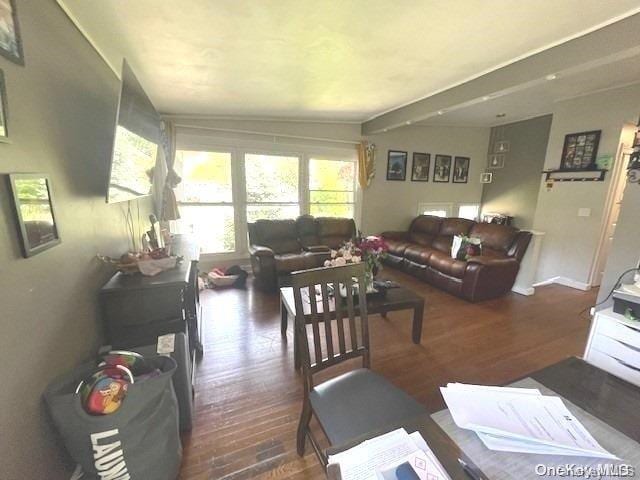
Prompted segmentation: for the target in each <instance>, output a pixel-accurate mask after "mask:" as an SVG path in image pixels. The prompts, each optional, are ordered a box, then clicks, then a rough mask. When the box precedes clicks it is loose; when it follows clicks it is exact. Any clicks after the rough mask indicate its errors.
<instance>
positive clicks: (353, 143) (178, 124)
mask: <svg viewBox="0 0 640 480" xmlns="http://www.w3.org/2000/svg"><path fill="white" fill-rule="evenodd" d="M175 126H176V128H192V129H197V130H212V131H216V132H226V133H244V134H246V135H262V136H264V137H273V138H275V137H282V138H295V139H298V140H316V141H320V142H331V143H344V144H347V145H359V144H360V142H356V141H353V140H337V139H332V138H322V137H305V136H302V135H290V134H286V133H265V132H256V131H253V130H240V129H235V128H219V127H206V126H201V125H186V124H183V123H176V124H175Z"/></svg>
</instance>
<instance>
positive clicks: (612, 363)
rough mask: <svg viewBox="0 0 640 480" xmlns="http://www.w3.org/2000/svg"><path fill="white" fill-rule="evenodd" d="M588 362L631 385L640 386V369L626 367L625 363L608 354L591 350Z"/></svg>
mask: <svg viewBox="0 0 640 480" xmlns="http://www.w3.org/2000/svg"><path fill="white" fill-rule="evenodd" d="M586 360H587V362H589V363H590V364H591V365H594V366H596V367H598V368H601V369H602V370H605V371H607V372H609V373H611V374H613V375H615V376H617V377H620V378H622V379H623V380H626V381H627V382H629V383H633V384H634V385H638V386H640V369H636V368H633V367H630V366H629V365H625V362H623V361H620V360H616V359H615V358H613V357H611V356H610V355H608V354H606V353H602V352H599V351H597V350H595V349H591V350H590V351H589V354H588V355H587V358H586Z"/></svg>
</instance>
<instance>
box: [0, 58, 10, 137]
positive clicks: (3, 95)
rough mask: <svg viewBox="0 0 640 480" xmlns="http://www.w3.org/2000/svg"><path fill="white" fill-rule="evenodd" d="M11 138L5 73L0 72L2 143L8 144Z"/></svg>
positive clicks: (0, 128)
mask: <svg viewBox="0 0 640 480" xmlns="http://www.w3.org/2000/svg"><path fill="white" fill-rule="evenodd" d="M8 138H9V128H8V127H7V89H6V88H5V84H4V73H3V72H2V70H0V142H6V141H7V140H8Z"/></svg>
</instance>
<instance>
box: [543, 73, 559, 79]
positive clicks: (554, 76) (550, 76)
mask: <svg viewBox="0 0 640 480" xmlns="http://www.w3.org/2000/svg"><path fill="white" fill-rule="evenodd" d="M556 78H558V76H557V75H556V74H555V73H552V74H551V75H547V76H546V79H547V80H555V79H556Z"/></svg>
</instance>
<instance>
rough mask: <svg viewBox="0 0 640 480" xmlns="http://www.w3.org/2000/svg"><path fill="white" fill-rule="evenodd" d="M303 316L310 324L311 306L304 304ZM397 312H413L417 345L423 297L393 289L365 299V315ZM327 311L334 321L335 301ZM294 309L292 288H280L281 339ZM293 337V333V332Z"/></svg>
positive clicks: (385, 314) (384, 314) (285, 333)
mask: <svg viewBox="0 0 640 480" xmlns="http://www.w3.org/2000/svg"><path fill="white" fill-rule="evenodd" d="M316 305H317V309H318V313H323V309H322V301H317V302H316ZM354 307H355V311H356V315H358V314H359V308H358V305H357V302H355V305H354ZM303 309H304V315H305V321H306V323H311V305H310V304H309V302H304V306H303ZM399 310H413V325H412V329H411V339H412V341H413V343H415V344H419V343H420V339H421V337H422V317H423V315H424V297H421V296H420V295H418V294H417V293H415V292H413V291H411V290H409V289H408V288H405V287H395V288H390V289H388V290H387V292H386V294H385V295H384V296H373V297H367V314H380V315H382V317H384V318H386V316H387V313H388V312H397V311H399ZM329 311H330V312H331V318H332V319H335V300H334V299H333V298H332V299H331V300H330V301H329ZM295 315H296V307H295V303H294V300H293V288H291V287H282V288H281V289H280V316H281V323H280V331H281V334H282V336H283V337H286V335H287V326H288V323H289V316H291V318H295ZM294 335H295V332H294ZM297 343H298V342H294V361H295V366H296V369H298V368H300V358H299V356H298V349H297V348H296V347H297Z"/></svg>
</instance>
